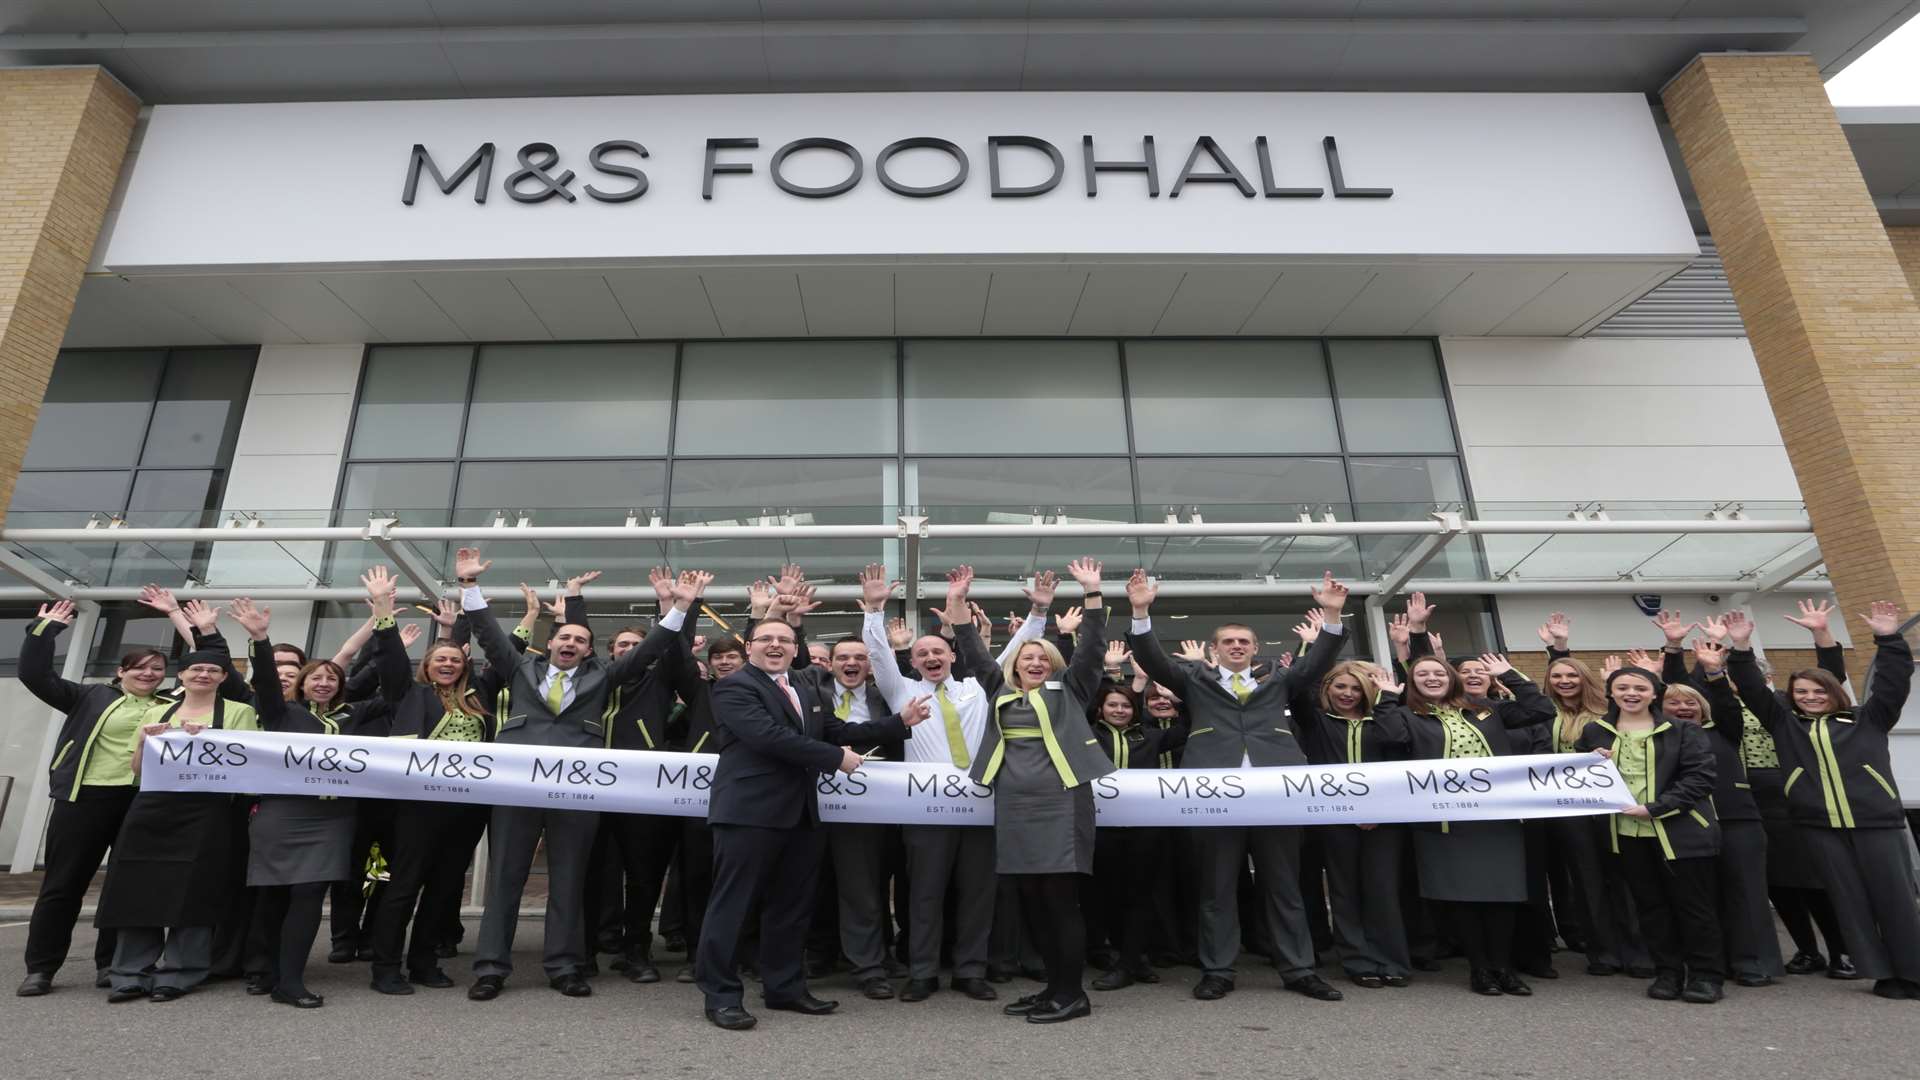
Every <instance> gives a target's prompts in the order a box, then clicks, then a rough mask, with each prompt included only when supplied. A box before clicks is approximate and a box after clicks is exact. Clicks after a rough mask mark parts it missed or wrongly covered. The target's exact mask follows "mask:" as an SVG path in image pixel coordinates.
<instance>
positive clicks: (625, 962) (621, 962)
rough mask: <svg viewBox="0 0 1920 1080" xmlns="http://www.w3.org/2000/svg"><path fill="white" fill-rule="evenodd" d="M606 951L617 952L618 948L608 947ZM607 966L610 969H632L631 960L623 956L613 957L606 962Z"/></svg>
mask: <svg viewBox="0 0 1920 1080" xmlns="http://www.w3.org/2000/svg"><path fill="white" fill-rule="evenodd" d="M607 951H608V952H618V951H619V950H617V949H609V950H607ZM607 968H608V970H610V971H630V970H632V969H633V961H631V960H629V959H627V958H626V957H624V956H620V957H615V958H614V959H613V960H611V961H609V962H608V964H607Z"/></svg>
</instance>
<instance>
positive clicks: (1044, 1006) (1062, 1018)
mask: <svg viewBox="0 0 1920 1080" xmlns="http://www.w3.org/2000/svg"><path fill="white" fill-rule="evenodd" d="M1092 1015H1093V1003H1092V1002H1090V1001H1088V1000H1087V995H1085V994H1079V995H1076V996H1075V997H1074V999H1073V1000H1072V1001H1069V1002H1067V1003H1066V1004H1065V1005H1055V1004H1052V1003H1051V1002H1046V1001H1042V1002H1041V1003H1040V1004H1039V1005H1037V1006H1036V1007H1035V1008H1034V1010H1033V1011H1032V1012H1030V1013H1028V1014H1027V1023H1029V1024H1060V1023H1065V1022H1066V1021H1068V1020H1078V1019H1079V1018H1080V1017H1082V1016H1092Z"/></svg>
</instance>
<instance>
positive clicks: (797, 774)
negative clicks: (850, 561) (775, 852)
mask: <svg viewBox="0 0 1920 1080" xmlns="http://www.w3.org/2000/svg"><path fill="white" fill-rule="evenodd" d="M789 681H790V682H791V683H792V685H793V689H794V693H795V694H796V695H797V696H798V697H799V699H800V713H799V714H798V715H795V713H794V711H793V705H792V703H791V702H789V701H788V700H787V695H786V694H784V693H782V692H781V690H780V687H779V686H778V685H777V684H776V683H775V682H774V681H773V678H772V676H770V675H768V674H767V673H766V672H764V671H761V670H760V669H759V668H757V667H754V666H753V665H752V664H748V665H747V666H746V667H743V668H741V669H740V670H739V671H736V672H734V673H733V674H731V675H729V676H727V677H726V678H724V679H721V680H720V681H719V682H717V683H714V684H713V725H714V732H715V741H716V742H717V743H718V744H719V749H720V764H719V765H717V766H715V767H714V770H713V788H712V793H711V794H710V795H709V796H708V801H707V824H709V825H756V826H759V827H761V828H767V829H792V828H811V827H813V826H815V825H817V824H819V822H820V805H819V802H818V799H817V795H816V792H817V790H818V789H817V788H816V787H815V784H816V782H817V780H818V778H819V775H820V774H821V773H827V772H832V771H834V770H835V769H838V768H839V767H840V760H841V756H842V751H841V750H840V749H839V748H840V747H841V746H844V745H846V744H847V742H848V741H849V740H850V739H855V738H860V739H867V738H872V737H874V736H875V735H878V736H879V737H881V738H891V739H904V738H906V735H907V731H906V726H905V725H904V724H902V723H901V722H900V718H899V717H897V716H889V717H886V718H885V719H880V720H873V721H870V722H868V723H865V724H851V725H850V724H847V723H846V722H845V721H842V720H841V719H839V718H838V717H836V716H834V715H833V710H832V709H829V708H827V707H826V705H825V704H824V703H823V702H822V701H821V700H820V697H819V696H818V695H817V694H815V693H814V691H813V688H812V687H811V686H809V685H808V683H807V681H806V680H802V679H796V678H791V677H789Z"/></svg>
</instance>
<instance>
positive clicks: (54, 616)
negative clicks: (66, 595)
mask: <svg viewBox="0 0 1920 1080" xmlns="http://www.w3.org/2000/svg"><path fill="white" fill-rule="evenodd" d="M39 617H40V618H42V619H50V620H52V621H53V622H57V623H59V624H60V625H62V626H66V625H69V624H70V623H72V622H73V601H71V600H55V601H54V602H53V603H51V604H41V605H40V615H39Z"/></svg>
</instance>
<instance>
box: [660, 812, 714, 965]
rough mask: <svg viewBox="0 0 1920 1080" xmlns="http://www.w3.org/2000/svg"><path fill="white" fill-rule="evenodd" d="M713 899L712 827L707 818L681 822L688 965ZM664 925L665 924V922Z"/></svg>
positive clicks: (683, 926) (682, 900) (683, 929)
mask: <svg viewBox="0 0 1920 1080" xmlns="http://www.w3.org/2000/svg"><path fill="white" fill-rule="evenodd" d="M712 898H713V827H712V826H710V825H708V824H707V819H706V818H697V817H690V818H682V819H680V908H679V910H680V934H681V936H682V937H684V938H686V940H687V962H688V963H690V964H691V963H693V962H694V961H695V960H696V959H697V955H696V954H697V953H698V951H699V948H700V925H701V923H702V922H704V921H705V920H706V917H707V902H708V901H709V900H711V899H712ZM663 921H664V920H663Z"/></svg>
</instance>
